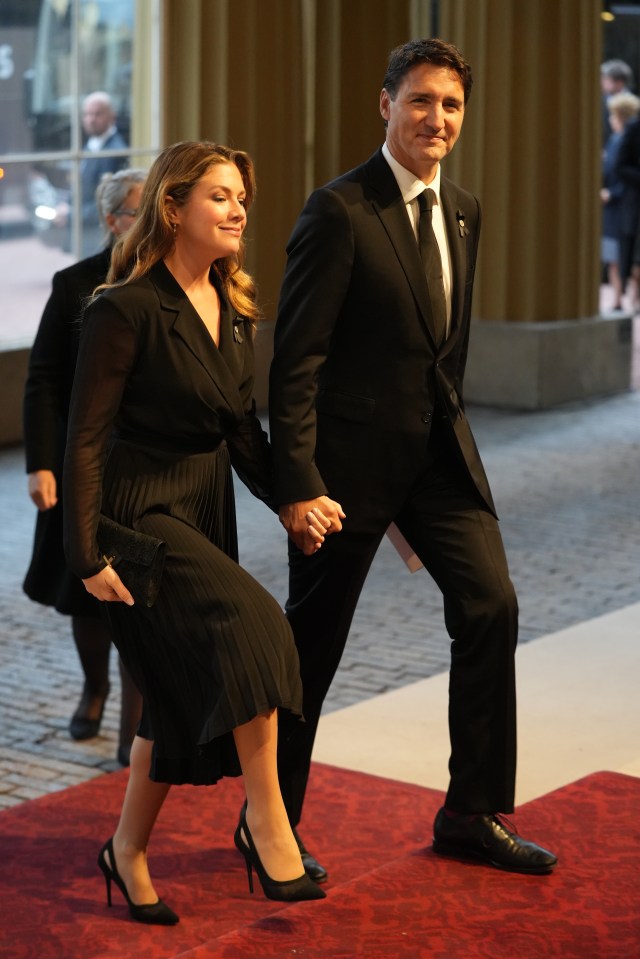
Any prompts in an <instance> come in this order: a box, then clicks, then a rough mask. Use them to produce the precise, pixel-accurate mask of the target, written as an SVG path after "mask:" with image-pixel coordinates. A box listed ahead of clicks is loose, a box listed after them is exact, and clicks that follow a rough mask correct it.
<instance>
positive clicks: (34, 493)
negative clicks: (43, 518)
mask: <svg viewBox="0 0 640 959" xmlns="http://www.w3.org/2000/svg"><path fill="white" fill-rule="evenodd" d="M28 490H29V496H30V497H31V499H32V500H33V502H34V503H35V504H36V506H37V507H38V509H39V510H40V512H43V511H44V510H47V509H51V507H52V506H55V505H56V503H57V502H58V493H57V490H56V478H55V476H54V474H53V473H52V472H51V470H36V471H35V473H29V485H28Z"/></svg>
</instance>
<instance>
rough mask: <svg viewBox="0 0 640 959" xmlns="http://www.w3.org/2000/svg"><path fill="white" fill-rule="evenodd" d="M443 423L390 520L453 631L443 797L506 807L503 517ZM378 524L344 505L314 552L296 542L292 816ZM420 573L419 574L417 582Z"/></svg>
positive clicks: (510, 770)
mask: <svg viewBox="0 0 640 959" xmlns="http://www.w3.org/2000/svg"><path fill="white" fill-rule="evenodd" d="M447 429H448V424H444V423H443V421H440V420H438V421H436V423H435V424H434V427H433V430H432V435H431V438H430V440H429V447H428V456H427V464H426V467H425V469H424V471H423V473H422V475H421V476H420V478H419V480H418V482H417V483H416V484H415V486H414V488H413V489H412V491H411V493H410V495H409V496H408V498H407V500H406V502H405V503H404V505H403V507H402V509H401V510H400V512H399V514H398V515H397V516H396V517H395V522H396V523H397V525H398V527H399V528H400V530H401V532H402V533H403V535H404V536H405V538H406V539H407V540H408V542H409V543H410V544H411V546H412V548H413V550H414V551H415V552H416V553H417V555H418V556H419V557H420V560H421V562H422V563H423V565H424V567H425V569H426V570H427V571H428V573H429V574H430V575H431V576H432V577H433V579H434V580H435V582H436V583H437V585H438V587H439V588H440V590H441V592H442V595H443V603H444V618H445V625H446V628H447V632H448V633H449V636H450V637H451V640H452V642H451V669H450V684H449V717H448V718H449V733H450V739H451V758H450V762H449V772H450V784H449V789H448V792H447V797H446V805H447V807H448V808H450V809H452V810H455V811H458V812H468V813H473V812H506V813H508V812H511V811H512V810H513V801H514V792H515V766H516V703H515V669H514V658H515V649H516V643H517V621H518V607H517V600H516V596H515V592H514V589H513V585H512V583H511V580H510V578H509V572H508V567H507V561H506V557H505V552H504V547H503V543H502V537H501V534H500V531H499V528H498V522H497V520H496V519H495V517H494V516H493V515H492V514H491V513H490V512H488V510H487V508H486V506H485V505H484V503H483V502H482V500H481V499H480V497H479V495H478V493H477V492H476V490H475V487H474V485H473V484H472V482H471V480H470V479H469V477H468V475H467V473H466V470H465V469H464V468H463V465H462V461H461V460H459V459H458V455H459V454H457V453H456V449H455V445H454V443H453V442H451V440H450V437H449V434H448V432H447ZM383 535H384V531H381V532H380V533H372V534H369V533H357V532H351V531H349V526H348V517H347V520H346V521H345V524H344V529H343V531H342V532H341V533H336V534H333V535H331V536H328V537H327V539H326V540H325V543H324V545H323V546H322V548H321V549H320V550H318V551H317V552H316V553H315V554H314V555H313V556H304V555H303V554H302V553H301V552H300V551H299V550H298V549H296V547H295V546H293V544H291V543H290V548H289V573H290V577H289V599H288V601H287V606H286V611H287V616H288V619H289V622H290V623H291V626H292V629H293V633H294V636H295V639H296V645H297V647H298V653H299V656H300V668H301V675H302V684H303V696H304V700H303V709H304V715H305V719H306V722H305V723H301V722H299V721H298V720H295V719H292V718H290V717H289V716H288V715H287V714H286V713H284V714H283V715H282V716H281V719H280V732H279V753H278V764H279V775H280V784H281V787H282V793H283V797H284V801H285V805H286V807H287V811H288V813H289V817H290V819H291V822H292V824H293V825H297V824H298V822H299V821H300V817H301V814H302V806H303V802H304V796H305V791H306V787H307V779H308V776H309V769H310V763H311V752H312V748H313V742H314V739H315V734H316V730H317V725H318V720H319V718H320V713H321V710H322V704H323V702H324V699H325V696H326V695H327V692H328V690H329V687H330V685H331V681H332V679H333V676H334V675H335V672H336V670H337V668H338V665H339V663H340V659H341V656H342V653H343V650H344V647H345V644H346V641H347V636H348V633H349V629H350V626H351V622H352V619H353V615H354V612H355V609H356V606H357V603H358V598H359V596H360V592H361V590H362V587H363V585H364V582H365V579H366V576H367V573H368V571H369V568H370V566H371V563H372V561H373V559H374V556H375V554H376V550H377V548H378V546H379V544H380V541H381V539H382V536H383ZM421 575H422V574H421V573H420V572H419V573H417V574H415V576H416V582H417V583H419V577H420V576H421ZM425 749H428V743H425ZM419 762H420V757H419V756H416V763H419Z"/></svg>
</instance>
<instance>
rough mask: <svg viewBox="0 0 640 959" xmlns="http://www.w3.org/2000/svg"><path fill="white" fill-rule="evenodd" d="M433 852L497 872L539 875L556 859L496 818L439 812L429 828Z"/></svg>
mask: <svg viewBox="0 0 640 959" xmlns="http://www.w3.org/2000/svg"><path fill="white" fill-rule="evenodd" d="M433 850H434V852H437V853H439V854H440V855H441V856H452V857H453V858H455V859H481V860H482V861H483V862H487V863H489V865H491V866H495V867H496V868H497V869H507V870H509V871H511V872H524V873H529V874H530V875H542V874H543V873H548V872H551V870H552V869H554V867H555V866H556V865H557V863H558V860H557V858H556V856H554V855H553V853H552V852H549V851H548V849H543V848H542V846H537V845H536V844H535V843H534V842H528V841H527V840H526V839H521V838H520V836H518V835H517V833H514V832H511V831H510V830H509V829H507V827H506V826H505V825H504V823H503V822H502V821H501V819H500V818H499V817H498V816H494V815H492V814H483V815H480V814H478V815H476V816H464V815H455V814H453V815H452V814H450V813H449V812H447V813H445V811H444V809H440V810H439V812H438V814H437V815H436V820H435V823H434V825H433Z"/></svg>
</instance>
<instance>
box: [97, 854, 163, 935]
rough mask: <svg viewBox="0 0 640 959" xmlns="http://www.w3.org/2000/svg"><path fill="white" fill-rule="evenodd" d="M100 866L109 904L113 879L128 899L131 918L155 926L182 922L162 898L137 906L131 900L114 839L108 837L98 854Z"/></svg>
mask: <svg viewBox="0 0 640 959" xmlns="http://www.w3.org/2000/svg"><path fill="white" fill-rule="evenodd" d="M105 852H108V853H109V860H110V862H111V865H109V863H108V862H107V857H106V856H105ZM98 866H99V867H100V869H101V870H102V872H103V874H104V879H105V882H106V884H107V902H108V904H109V906H110V905H111V881H112V880H113V882H115V884H116V886H117V887H118V889H119V890H120V892H121V893H122V895H123V896H124V898H125V899H126V900H127V905H128V906H129V912H130V913H131V918H132V919H135V920H136V922H146V923H148V924H149V925H155V926H175V924H176V923H177V922H180V917H179V916H177V915H176V914H175V912H174V911H173V909H169V906H167V904H166V903H164V902H163V901H162V899H158V901H157V902H153V903H150V904H149V905H145V906H136V904H135V902H131V899H130V897H129V893H128V892H127V887H126V886H125V884H124V882H123V881H122V877H121V875H120V873H119V872H118V867H117V865H116V857H115V855H114V852H113V839H108V840H107V842H106V843H105V844H104V846H103V847H102V849H101V850H100V853H99V855H98Z"/></svg>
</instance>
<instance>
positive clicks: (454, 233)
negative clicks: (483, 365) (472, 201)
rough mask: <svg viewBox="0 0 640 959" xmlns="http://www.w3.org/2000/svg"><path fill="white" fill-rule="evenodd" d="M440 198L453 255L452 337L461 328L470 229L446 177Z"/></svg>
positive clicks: (441, 182) (441, 185)
mask: <svg viewBox="0 0 640 959" xmlns="http://www.w3.org/2000/svg"><path fill="white" fill-rule="evenodd" d="M440 199H441V200H442V212H443V214H444V222H445V226H446V230H447V240H448V242H449V255H450V256H451V334H450V338H451V335H453V334H454V333H455V332H456V330H457V329H458V328H459V326H460V321H461V318H462V309H463V306H464V290H465V282H466V277H467V237H468V236H469V230H468V228H467V226H466V224H465V211H464V210H462V209H460V206H459V205H458V204H457V199H458V197H457V192H456V190H455V189H454V188H453V185H452V184H451V183H450V182H449V181H448V180H445V178H444V177H443V178H442V180H441V181H440Z"/></svg>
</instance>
